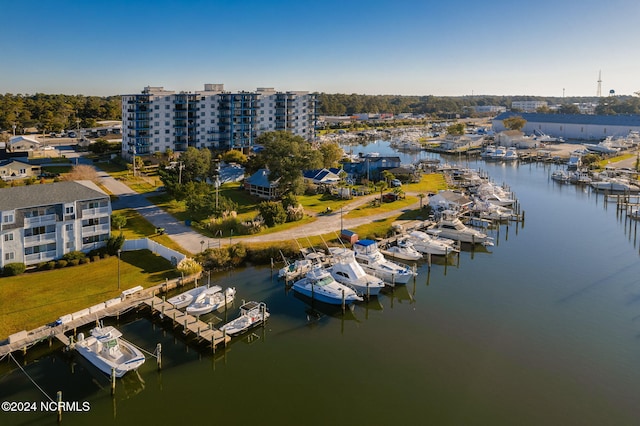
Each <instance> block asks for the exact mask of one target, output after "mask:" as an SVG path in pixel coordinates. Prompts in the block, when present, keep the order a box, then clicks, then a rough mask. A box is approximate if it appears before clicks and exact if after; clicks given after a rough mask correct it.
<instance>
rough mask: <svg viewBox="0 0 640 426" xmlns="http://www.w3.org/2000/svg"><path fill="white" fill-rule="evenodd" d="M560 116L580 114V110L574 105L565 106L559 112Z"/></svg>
mask: <svg viewBox="0 0 640 426" xmlns="http://www.w3.org/2000/svg"><path fill="white" fill-rule="evenodd" d="M558 112H559V113H560V114H580V108H578V106H577V105H574V104H563V105H561V106H560V109H559V110H558Z"/></svg>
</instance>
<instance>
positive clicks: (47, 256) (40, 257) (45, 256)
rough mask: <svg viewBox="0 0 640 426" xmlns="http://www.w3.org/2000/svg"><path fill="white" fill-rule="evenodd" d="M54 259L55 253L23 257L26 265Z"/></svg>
mask: <svg viewBox="0 0 640 426" xmlns="http://www.w3.org/2000/svg"><path fill="white" fill-rule="evenodd" d="M55 258H56V251H55V250H51V251H43V252H41V253H34V254H27V255H26V256H25V257H24V263H25V264H26V265H32V264H34V263H40V262H48V261H49V260H54V259H55Z"/></svg>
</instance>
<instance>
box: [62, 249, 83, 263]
mask: <svg viewBox="0 0 640 426" xmlns="http://www.w3.org/2000/svg"><path fill="white" fill-rule="evenodd" d="M86 257H87V255H86V254H84V253H83V252H81V251H70V252H69V253H67V254H65V255H64V256H62V258H63V259H64V260H66V261H67V262H71V261H72V260H78V261H79V260H80V259H85V258H86ZM76 265H77V263H76Z"/></svg>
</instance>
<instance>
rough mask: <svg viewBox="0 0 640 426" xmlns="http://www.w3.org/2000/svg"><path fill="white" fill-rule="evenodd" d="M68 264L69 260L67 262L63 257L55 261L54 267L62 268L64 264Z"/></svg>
mask: <svg viewBox="0 0 640 426" xmlns="http://www.w3.org/2000/svg"><path fill="white" fill-rule="evenodd" d="M68 264H69V262H67V261H66V260H64V259H60V260H58V261H57V262H56V268H64V267H65V266H67V265H68Z"/></svg>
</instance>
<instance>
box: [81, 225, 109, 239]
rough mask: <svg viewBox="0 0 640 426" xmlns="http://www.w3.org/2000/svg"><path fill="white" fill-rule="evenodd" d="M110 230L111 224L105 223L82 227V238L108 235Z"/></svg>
mask: <svg viewBox="0 0 640 426" xmlns="http://www.w3.org/2000/svg"><path fill="white" fill-rule="evenodd" d="M109 231H110V228H109V224H108V223H105V224H102V225H89V226H83V227H82V236H83V237H90V236H92V235H100V234H107V233H109Z"/></svg>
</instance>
